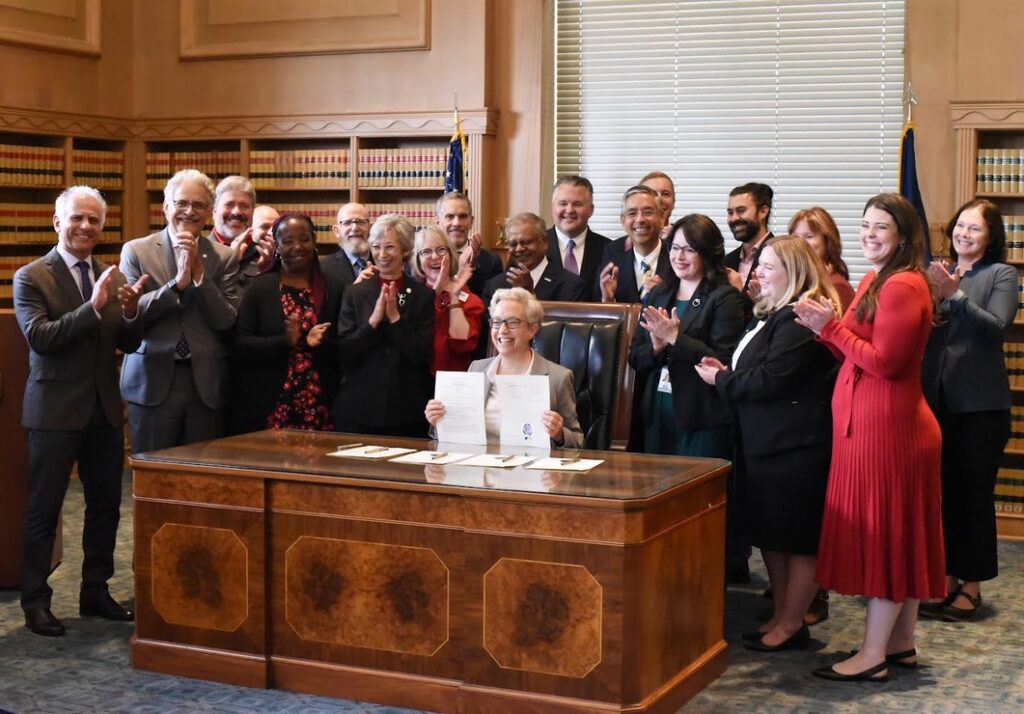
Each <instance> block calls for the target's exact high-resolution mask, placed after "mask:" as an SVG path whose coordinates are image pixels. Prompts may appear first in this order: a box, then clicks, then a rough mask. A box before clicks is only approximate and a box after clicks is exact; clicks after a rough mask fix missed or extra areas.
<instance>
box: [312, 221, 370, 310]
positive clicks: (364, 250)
mask: <svg viewBox="0 0 1024 714" xmlns="http://www.w3.org/2000/svg"><path fill="white" fill-rule="evenodd" d="M331 231H332V232H333V233H334V237H335V238H337V239H338V250H337V251H336V252H334V253H331V254H330V255H325V256H324V257H323V258H321V259H320V267H321V268H322V269H323V271H324V277H325V278H327V281H328V282H329V283H331V284H332V285H333V286H334V288H335V290H337V292H338V294H339V295H340V294H342V293H344V292H345V289H346V288H348V286H350V285H352V284H353V283H355V282H358V281H359V280H360V274H361V273H362V272H363V271H364V270H366V269H367V268H368V267H369V266H370V265H372V264H373V262H372V260H371V256H370V244H369V243H368V242H367V237H368V236H369V235H370V212H369V211H367V210H366V206H364V205H363V204H361V203H346V204H345V205H344V206H342V207H341V208H339V209H338V221H337V222H336V223H335V224H334V225H333V226H331Z"/></svg>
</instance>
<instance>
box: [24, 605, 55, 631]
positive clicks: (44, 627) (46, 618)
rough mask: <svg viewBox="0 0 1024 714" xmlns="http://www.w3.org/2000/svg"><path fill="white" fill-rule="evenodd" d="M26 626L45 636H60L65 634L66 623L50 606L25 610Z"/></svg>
mask: <svg viewBox="0 0 1024 714" xmlns="http://www.w3.org/2000/svg"><path fill="white" fill-rule="evenodd" d="M25 627H27V628H28V629H30V630H32V631H33V632H34V633H36V634H37V635H42V636H43V637H60V636H61V635H63V634H64V625H63V624H62V623H61V621H60V620H58V619H57V618H56V617H54V615H53V613H52V612H50V608H48V607H37V608H32V609H31V610H25Z"/></svg>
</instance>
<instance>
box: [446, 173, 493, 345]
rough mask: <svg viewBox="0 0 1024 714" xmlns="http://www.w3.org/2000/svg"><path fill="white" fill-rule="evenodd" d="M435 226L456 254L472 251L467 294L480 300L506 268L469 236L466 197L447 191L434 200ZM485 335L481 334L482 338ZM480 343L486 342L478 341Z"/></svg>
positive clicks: (477, 236) (469, 208)
mask: <svg viewBox="0 0 1024 714" xmlns="http://www.w3.org/2000/svg"><path fill="white" fill-rule="evenodd" d="M437 225H438V226H440V228H441V230H443V231H444V232H445V233H446V234H447V236H448V237H449V238H450V239H451V241H452V244H453V245H454V246H455V252H457V253H462V251H463V250H467V249H468V250H472V251H473V266H474V267H473V277H471V278H470V279H469V283H467V285H468V286H469V289H470V291H471V292H472V293H473V294H474V295H477V296H480V297H483V294H484V286H485V285H486V284H487V281H488V280H490V279H491V278H493V277H494V276H495V275H500V274H501V272H502V271H503V270H504V269H505V266H504V265H502V262H501V258H499V257H498V256H497V255H495V254H494V253H492V252H491V251H489V250H487V249H486V248H484V247H483V239H482V238H481V237H480V234H479V233H470V231H471V230H472V228H473V204H472V203H471V202H470V200H469V197H468V196H467V195H466V194H464V193H461V192H459V191H448V192H447V193H445V194H444V195H442V196H441V198H439V199H437ZM485 337H486V335H485V334H483V333H481V338H485ZM481 342H482V343H483V342H486V340H485V339H481Z"/></svg>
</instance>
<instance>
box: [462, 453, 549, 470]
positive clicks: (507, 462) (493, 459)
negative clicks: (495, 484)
mask: <svg viewBox="0 0 1024 714" xmlns="http://www.w3.org/2000/svg"><path fill="white" fill-rule="evenodd" d="M533 459H534V457H533V456H523V455H519V454H479V455H478V456H474V457H473V458H471V459H466V460H465V461H462V462H460V463H459V466H480V467H483V468H489V469H490V468H496V469H511V468H515V467H516V466H522V465H523V464H528V463H530V462H531V461H533Z"/></svg>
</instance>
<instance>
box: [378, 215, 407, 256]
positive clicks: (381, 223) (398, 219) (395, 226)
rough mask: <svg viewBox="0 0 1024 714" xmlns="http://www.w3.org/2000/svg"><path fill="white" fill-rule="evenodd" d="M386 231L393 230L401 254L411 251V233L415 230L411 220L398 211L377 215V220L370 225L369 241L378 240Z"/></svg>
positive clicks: (405, 254)
mask: <svg viewBox="0 0 1024 714" xmlns="http://www.w3.org/2000/svg"><path fill="white" fill-rule="evenodd" d="M388 231H394V232H395V235H396V236H397V237H398V245H399V246H400V247H401V248H402V255H404V256H408V255H410V254H411V253H412V245H413V233H415V232H416V227H415V226H414V225H413V224H412V221H410V220H409V219H408V218H406V217H405V216H403V215H401V214H399V213H385V214H384V215H383V216H378V217H377V220H376V221H374V222H373V225H372V226H371V227H370V238H369V242H370V243H372V242H373V241H375V240H380V239H381V238H383V237H384V236H386V235H387V234H388Z"/></svg>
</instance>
